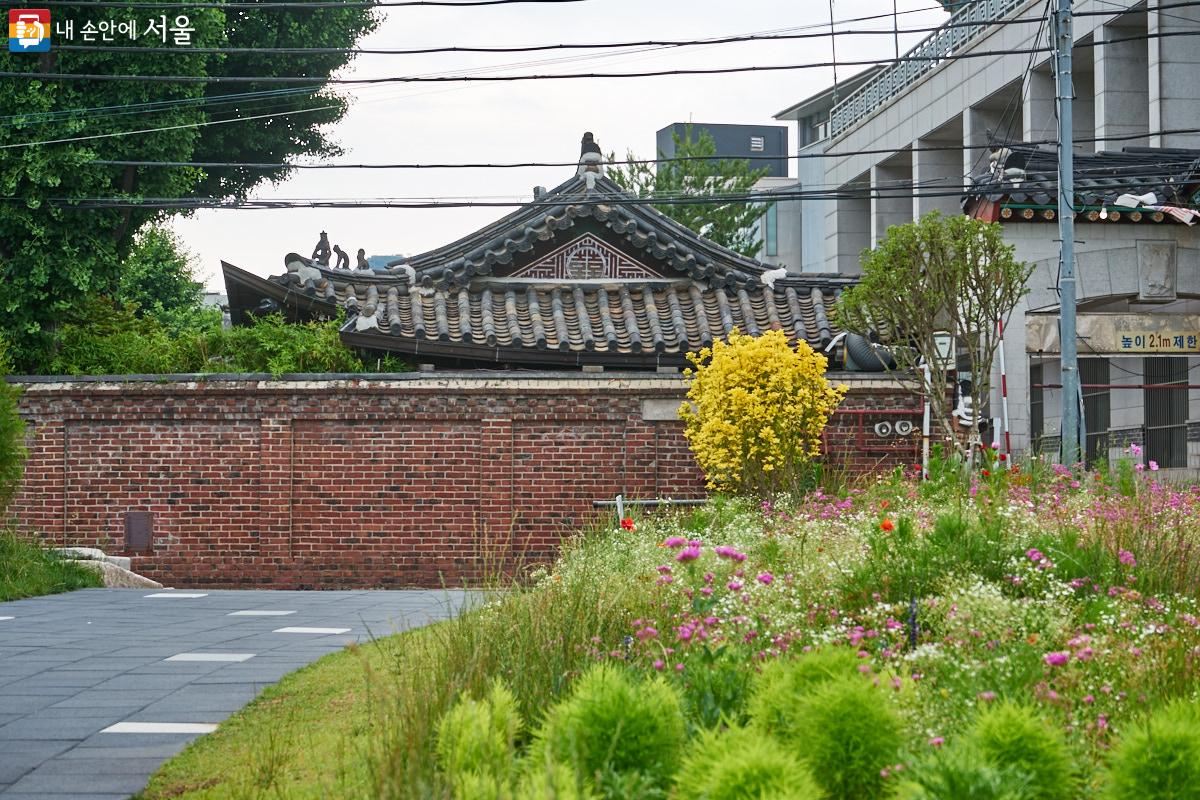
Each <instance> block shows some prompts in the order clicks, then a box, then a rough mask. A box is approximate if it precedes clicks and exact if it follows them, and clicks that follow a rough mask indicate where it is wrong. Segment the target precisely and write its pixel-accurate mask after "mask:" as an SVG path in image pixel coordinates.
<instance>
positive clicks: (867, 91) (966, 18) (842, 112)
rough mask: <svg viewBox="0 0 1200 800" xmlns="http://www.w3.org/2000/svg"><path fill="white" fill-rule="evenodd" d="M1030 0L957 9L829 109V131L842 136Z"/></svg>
mask: <svg viewBox="0 0 1200 800" xmlns="http://www.w3.org/2000/svg"><path fill="white" fill-rule="evenodd" d="M1026 2H1027V0H975V2H973V3H968V4H967V5H965V6H963V7H962V8H960V9H959V10H958V11H956V12H955V13H954V14H953V15H952V16H951V17H950V19H948V20H947V21H946V23H945V24H944V25H942V27H940V28H938V29H937V30H936V31H934V32H933V33H931V34H930V35H929V36H927V37H925V39H923V40H922V41H921V43H920V44H918V45H917V46H916V47H914V48H912V49H911V50H909V51H908V52H907V53H905V54H904V55H903V56H902V57H901V58H900V60H899V61H897V62H896V63H895V64H894V65H892V66H891V67H889V68H887V69H885V70H884V71H883V72H881V73H879V75H877V76H876V77H875V78H873V79H871V80H870V81H868V82H867V83H865V84H863V86H862V87H861V88H860V89H859V90H858V91H856V92H855V93H854V94H852V95H850V96H849V97H847V98H846V99H845V100H843V101H841V102H840V103H838V104H837V105H836V106H834V107H833V110H832V111H830V112H829V134H830V136H835V137H836V136H839V135H841V134H842V133H843V132H844V131H846V130H847V129H848V128H851V127H853V126H854V125H857V124H858V123H859V122H861V121H862V120H863V119H865V118H866V117H867V116H868V115H870V114H872V113H874V112H875V110H876V109H878V108H881V107H882V106H883V105H884V104H885V103H887V102H888V101H889V100H891V99H892V98H893V97H895V96H896V95H898V94H900V93H901V92H903V91H904V90H905V89H907V88H908V87H909V86H912V85H913V84H914V83H916V82H917V81H918V80H920V79H921V77H922V76H923V75H925V74H926V73H928V72H930V71H932V70H935V69H937V68H938V67H939V66H940V65H941V64H942V63H944V59H945V58H946V57H947V56H950V55H953V54H954V53H956V52H958V51H959V50H961V49H962V47H963V45H965V44H967V43H968V42H970V41H972V40H974V39H976V38H978V37H979V36H982V35H983V33H984V32H985V31H987V30H988V28H989V27H990V26H991V23H992V22H994V21H995V20H998V19H1001V18H1003V17H1006V16H1008V15H1009V14H1011V13H1012V12H1013V11H1014V10H1016V9H1017V8H1019V7H1020V6H1022V5H1024V4H1025V3H1026Z"/></svg>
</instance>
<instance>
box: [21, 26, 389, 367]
mask: <svg viewBox="0 0 1200 800" xmlns="http://www.w3.org/2000/svg"><path fill="white" fill-rule="evenodd" d="M59 8H62V9H63V10H62V11H61V12H60V11H59V10H58V9H59ZM153 11H154V9H148V8H142V9H135V8H130V9H119V10H114V9H110V8H89V7H88V6H87V4H81V5H79V6H67V7H56V9H55V12H54V13H55V16H56V19H58V20H63V21H65V20H70V21H71V22H73V24H74V31H75V38H76V39H78V37H79V36H80V31H81V29H82V26H83V25H84V24H85V23H86V22H92V23H93V24H98V23H99V22H101V21H124V20H127V19H137V21H138V25H139V31H141V30H144V26H145V24H146V20H147V18H155V19H157V17H158V16H159V15H158V14H155V13H153ZM164 11H166V12H168V24H170V21H172V20H173V18H174V16H178V15H179V12H178V9H175V8H170V9H164ZM186 14H187V17H188V23H189V24H190V26H191V27H193V28H194V29H195V30H194V32H193V33H192V36H191V46H193V47H195V48H253V47H285V46H294V47H341V48H348V47H351V46H353V44H354V42H355V41H356V40H357V39H358V38H359V37H361V36H362V35H364V34H365V33H367V32H369V31H371V30H373V29H374V28H375V26H376V24H377V18H376V17H375V15H374V13H373V11H372V10H371V9H370V8H364V7H319V8H317V7H314V8H313V9H303V8H300V9H287V10H283V9H274V10H269V11H268V10H256V9H237V10H235V9H220V8H209V9H187V10H186ZM55 41H56V43H62V42H63V39H62V38H61V37H59V38H56V39H55ZM97 43H100V42H99V41H97ZM129 44H131V45H140V46H146V45H155V46H158V45H159V44H160V41H159V38H158V37H157V36H155V37H150V38H146V37H142V38H139V39H138V40H137V41H136V42H129ZM161 46H162V47H164V48H166V47H170V48H172V49H176V48H179V47H180V46H179V45H176V44H175V42H174V41H173V40H172V38H171V36H170V35H168V37H167V42H166V43H161ZM183 50H184V52H169V53H168V52H162V53H156V52H136V53H135V52H130V53H121V52H93V51H77V50H62V49H58V50H52V51H51V52H49V53H41V54H34V53H8V52H4V53H3V54H0V70H3V71H9V72H24V73H33V72H41V73H70V74H107V75H119V74H125V75H187V76H198V77H215V76H228V75H252V76H255V77H259V76H277V75H298V76H311V77H312V79H313V82H312V85H311V86H303V87H291V88H287V89H280V88H278V86H276V85H273V84H259V83H238V84H224V83H204V82H198V83H149V82H134V81H88V80H61V81H60V80H41V79H35V78H32V77H31V78H6V79H4V80H3V81H0V109H5V110H6V114H5V115H4V116H2V117H0V282H2V283H3V285H4V287H5V290H4V294H3V298H2V299H0V312H2V313H0V334H2V335H3V336H4V337H5V338H6V339H7V340H8V342H9V344H10V347H11V354H12V357H13V359H14V361H15V362H16V364H17V365H18V366H28V365H30V364H31V363H34V362H36V360H37V359H38V358H39V357H40V356H41V354H42V353H44V350H45V348H46V346H47V344H48V341H49V334H50V333H51V331H52V328H53V326H54V325H55V323H56V321H57V320H60V319H62V318H63V315H64V313H65V312H67V311H69V310H70V309H71V308H72V306H74V305H77V304H79V303H81V302H83V301H84V300H85V298H87V297H89V296H92V295H96V294H106V295H109V296H115V295H116V294H117V291H118V287H119V284H120V280H121V275H120V273H121V266H120V265H121V264H122V262H124V261H125V259H126V258H127V256H128V255H129V253H130V249H131V247H132V246H133V243H134V236H135V234H136V232H137V231H138V230H139V229H141V228H142V227H143V226H144V225H145V224H146V223H148V222H151V221H154V220H160V219H162V218H164V217H165V216H167V215H169V214H170V213H171V212H170V211H166V210H155V209H149V208H147V209H142V208H132V209H129V208H125V209H118V208H103V207H99V208H98V207H96V203H95V202H94V200H95V199H96V198H114V197H117V198H132V199H135V200H136V199H138V198H175V197H202V198H219V199H224V198H229V197H243V196H245V195H246V194H247V193H249V191H250V190H251V189H252V188H253V187H254V186H255V185H256V184H257V183H259V182H260V181H262V180H273V181H278V180H280V179H282V178H284V177H285V176H286V174H287V170H286V169H280V170H276V171H274V172H263V171H253V172H251V171H239V170H234V169H227V168H220V169H211V170H202V169H197V168H191V167H130V166H110V165H102V164H98V163H96V162H97V161H100V160H106V161H116V160H135V161H143V160H145V161H255V162H270V163H282V162H284V161H286V160H288V159H290V158H294V157H296V156H303V155H308V156H330V155H336V154H338V153H339V152H340V151H339V149H338V147H337V145H336V143H335V142H334V141H333V140H332V139H330V138H329V136H328V134H327V133H326V132H325V131H323V130H322V129H321V126H323V125H327V124H329V123H332V122H336V121H337V120H339V119H341V117H342V116H343V115H344V114H345V112H346V109H347V107H348V105H347V102H348V101H347V100H346V99H345V98H344V97H341V96H338V95H334V94H332V93H331V92H328V91H324V90H323V89H322V86H323V84H324V81H325V79H326V78H328V77H329V75H330V73H331V72H333V71H335V70H337V69H338V68H340V67H342V66H343V65H345V64H346V63H347V62H348V61H349V59H350V58H351V55H350V54H348V53H345V52H341V53H333V54H328V53H326V54H302V55H289V56H288V57H286V58H281V57H279V56H278V55H276V54H269V53H268V54H255V53H244V54H243V53H202V52H196V53H191V52H186V48H183ZM263 115H272V116H263ZM254 117H261V118H258V119H254Z"/></svg>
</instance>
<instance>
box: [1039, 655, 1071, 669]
mask: <svg viewBox="0 0 1200 800" xmlns="http://www.w3.org/2000/svg"><path fill="white" fill-rule="evenodd" d="M1042 660H1043V661H1045V662H1046V663H1047V664H1049V665H1050V666H1052V667H1061V666H1062V665H1063V664H1066V663H1067V662H1068V661H1070V660H1071V654H1070V653H1066V652H1055V653H1046V655H1045V656H1043V657H1042Z"/></svg>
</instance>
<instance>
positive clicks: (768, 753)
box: [675, 728, 822, 800]
mask: <svg viewBox="0 0 1200 800" xmlns="http://www.w3.org/2000/svg"><path fill="white" fill-rule="evenodd" d="M675 794H676V796H677V797H679V798H681V800H682V798H688V800H759V798H771V800H820V798H821V797H822V795H821V790H820V789H819V788H817V784H816V783H815V782H814V781H813V778H812V776H811V775H810V774H809V772H808V770H807V769H806V768H805V767H804V765H803V764H801V763H800V762H799V761H798V760H796V758H795V757H794V756H793V755H792V754H790V753H789V752H788V751H787V750H786V749H785V748H784V747H783V746H782V745H781V744H779V742H777V741H776V740H775V739H773V738H771V737H770V736H766V735H764V734H763V733H762V732H761V731H756V730H753V729H749V728H730V729H728V730H726V731H724V732H722V733H717V732H715V731H706V732H704V733H701V734H700V735H699V736H698V737H696V739H695V740H694V741H693V742H692V744H691V746H690V747H689V748H688V752H687V754H686V755H685V757H684V759H683V765H682V767H681V768H680V770H679V775H678V777H677V778H676V781H675Z"/></svg>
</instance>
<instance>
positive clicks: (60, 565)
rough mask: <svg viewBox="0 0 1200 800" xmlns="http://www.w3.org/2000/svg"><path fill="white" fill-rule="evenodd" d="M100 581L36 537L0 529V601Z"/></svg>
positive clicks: (80, 586) (79, 586) (87, 585)
mask: <svg viewBox="0 0 1200 800" xmlns="http://www.w3.org/2000/svg"><path fill="white" fill-rule="evenodd" d="M103 585H104V584H103V581H101V579H100V575H99V574H98V573H96V572H93V571H92V570H89V569H87V568H85V567H81V566H79V565H78V564H76V563H75V562H74V561H71V560H70V559H66V558H63V557H62V556H60V555H58V554H57V553H56V552H54V551H53V550H47V549H46V548H45V547H43V546H42V543H41V542H40V541H39V540H38V539H37V538H36V537H33V536H26V535H23V534H20V533H17V532H16V531H14V530H12V529H4V530H0V602H4V601H7V600H20V599H22V598H25V597H40V596H42V595H46V594H58V593H59V592H70V591H72V590H74V589H88V588H94V587H97V586H103Z"/></svg>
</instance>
